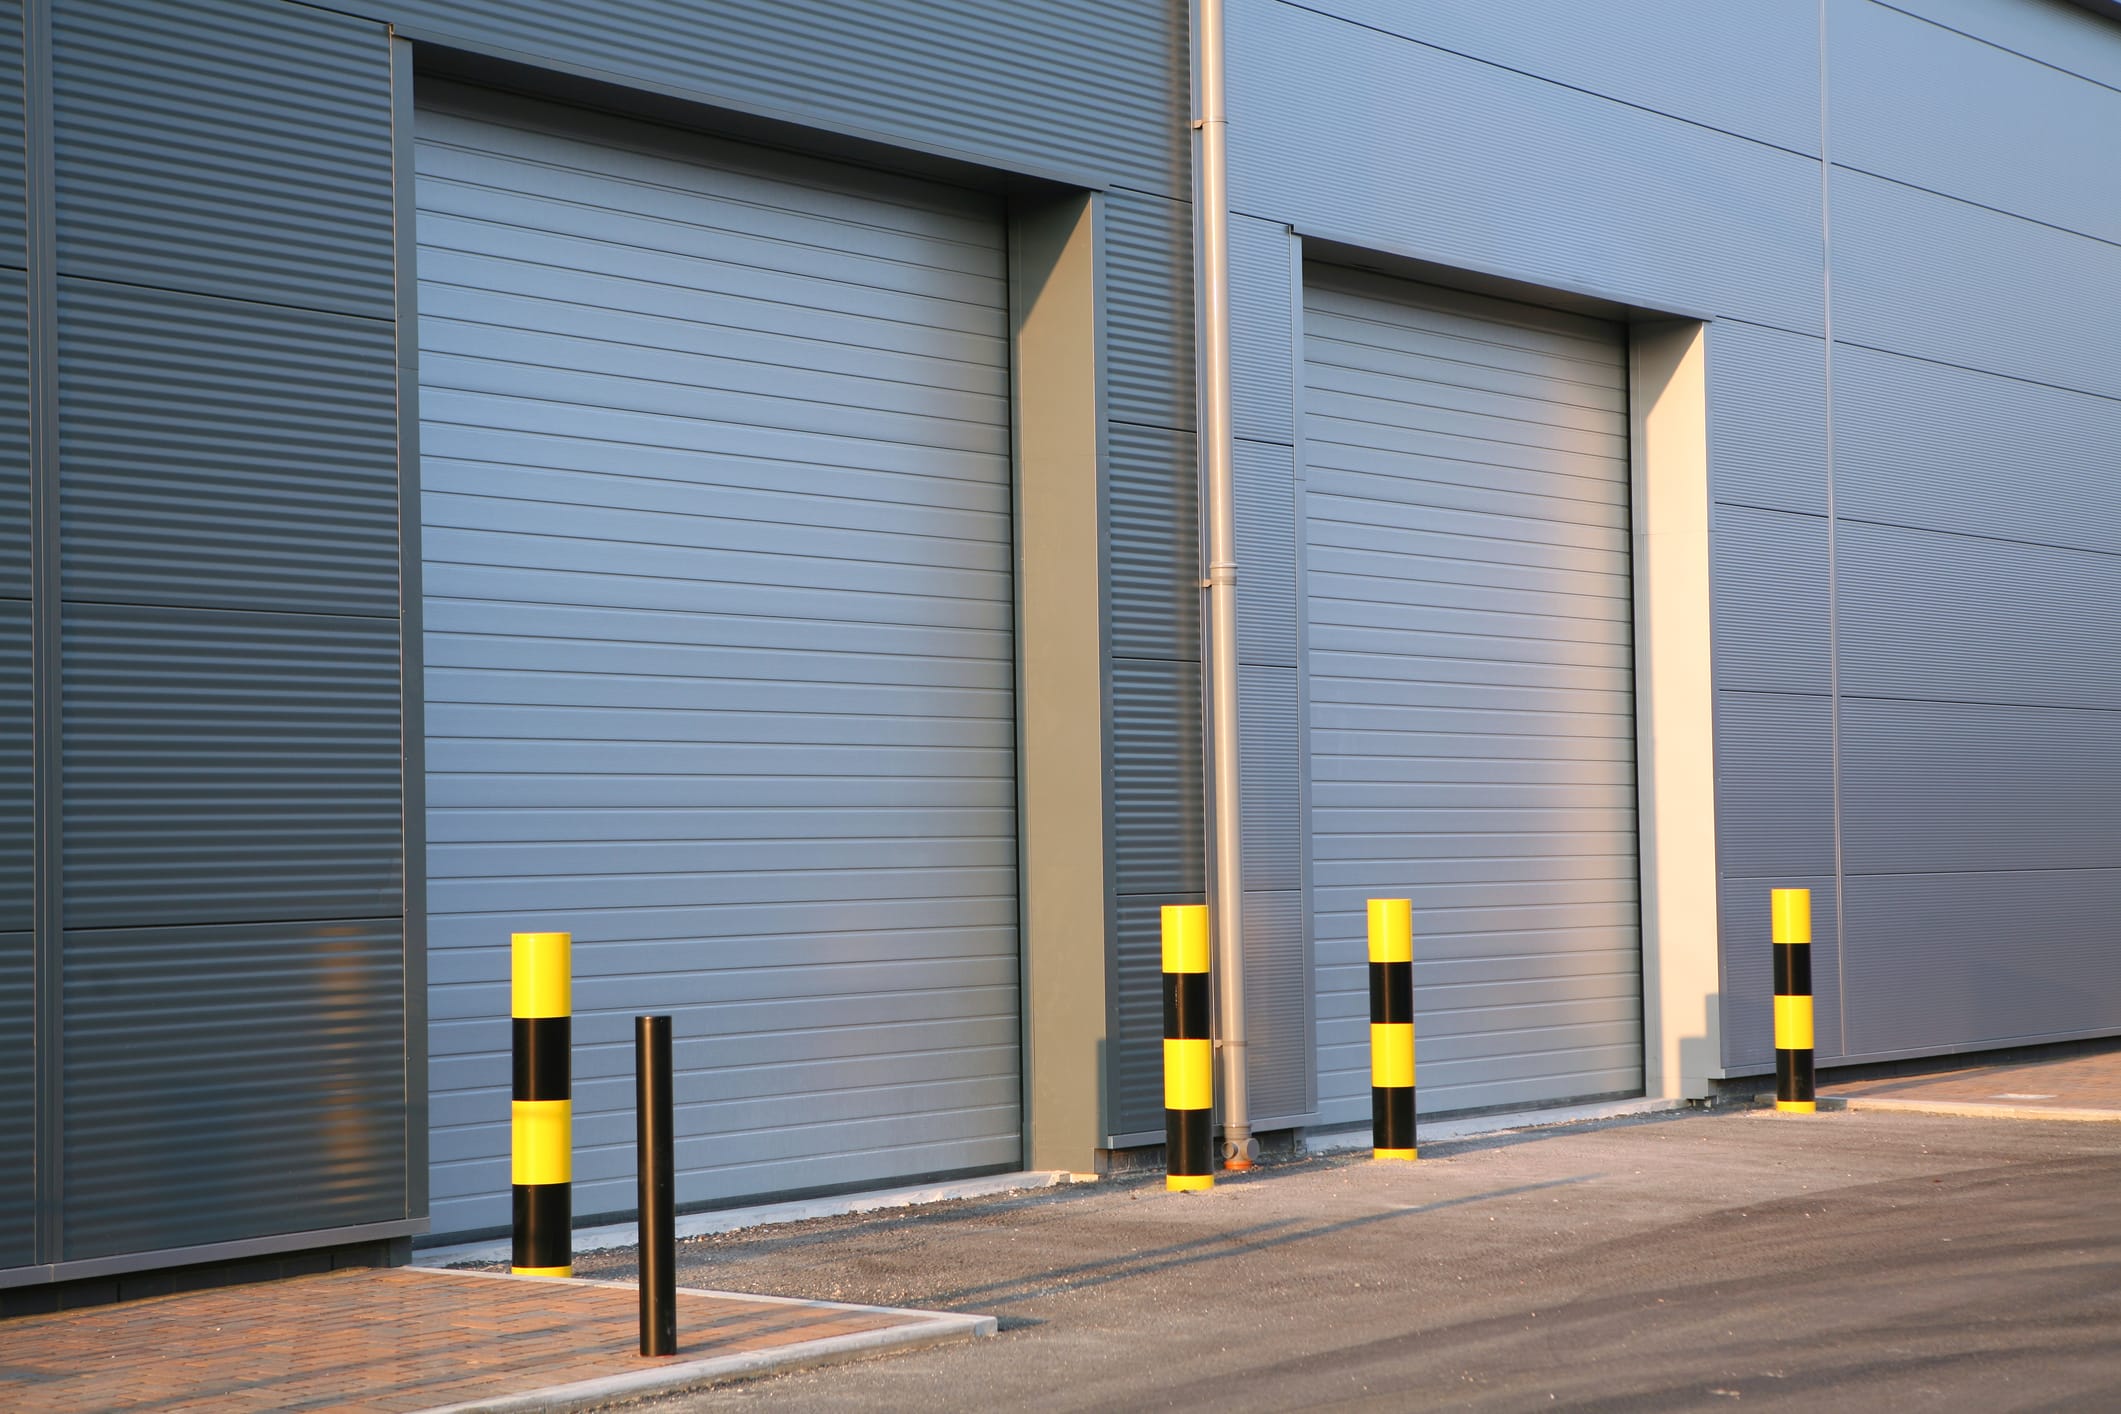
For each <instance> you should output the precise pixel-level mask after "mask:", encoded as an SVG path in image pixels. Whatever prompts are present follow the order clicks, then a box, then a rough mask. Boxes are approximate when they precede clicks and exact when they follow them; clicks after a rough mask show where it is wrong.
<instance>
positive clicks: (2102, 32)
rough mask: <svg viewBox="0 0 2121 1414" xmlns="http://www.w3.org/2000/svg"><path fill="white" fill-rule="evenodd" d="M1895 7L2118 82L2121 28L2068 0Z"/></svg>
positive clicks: (1919, 0)
mask: <svg viewBox="0 0 2121 1414" xmlns="http://www.w3.org/2000/svg"><path fill="white" fill-rule="evenodd" d="M1837 3H1846V0H1837ZM1893 8H1894V9H1896V10H1905V11H1907V12H1908V13H1910V14H1914V15H1920V16H1922V17H1923V18H1924V19H1927V20H1933V21H1935V22H1936V23H1938V24H1940V25H1947V26H1949V27H1950V28H1952V29H1956V30H1958V31H1959V32H1960V33H1962V34H1969V35H1972V36H1974V37H1975V38H1976V39H1981V40H1986V41H1987V42H1988V43H1990V44H1994V45H1998V46H2000V47H2002V48H2004V49H2008V50H2011V51H2012V52H2013V53H2017V54H2023V55H2024V56H2025V57H2026V58H2028V59H2037V60H2038V61H2039V62H2041V63H2043V64H2046V65H2048V66H2049V67H2050V68H2056V69H2061V70H2063V71H2064V72H2065V73H2073V74H2081V75H2083V76H2084V77H2085V78H2088V79H2093V80H2095V81H2097V82H2099V83H2103V84H2105V85H2106V86H2107V87H2109V88H2121V32H2117V29H2116V26H2115V25H2114V24H2113V23H2112V22H2111V21H2108V20H2104V19H2101V18H2100V17H2098V16H2097V15H2093V14H2091V13H2090V12H2088V11H2086V10H2083V9H2080V8H2079V7H2078V6H2076V5H2074V4H2072V3H2070V0H2017V3H2014V4H1997V3H1996V0H1893Z"/></svg>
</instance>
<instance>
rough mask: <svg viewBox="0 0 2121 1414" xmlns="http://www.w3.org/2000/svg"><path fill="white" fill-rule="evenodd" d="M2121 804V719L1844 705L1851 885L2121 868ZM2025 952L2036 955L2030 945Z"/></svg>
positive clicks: (1964, 705)
mask: <svg viewBox="0 0 2121 1414" xmlns="http://www.w3.org/2000/svg"><path fill="white" fill-rule="evenodd" d="M2117 798H2121V712H2116V711H2113V710H2110V709H2106V710H2084V709H2071V708H2060V707H2023V706H2009V705H1999V704H1993V703H1969V702H1911V701H1881V700H1878V699H1873V698H1860V697H1859V698H1846V699H1844V700H1843V702H1842V704H1841V820H1842V860H1843V866H1844V868H1845V869H1847V871H1848V872H1849V873H1850V874H1851V875H1854V874H1859V873H1903V872H1905V873H1913V872H1918V871H1920V872H1946V871H1967V870H1991V871H1995V870H2016V869H2098V868H2114V867H2121V831H2116V830H2115V829H2114V828H2113V803H2114V801H2115V800H2116V799H2117ZM1918 938H1919V935H1917V934H1908V935H1905V941H1904V942H1903V944H1902V946H1903V947H1904V948H1908V949H1913V950H1914V951H1915V952H1916V953H1918V954H1919V950H1920V944H1919V942H1918V941H1916V940H1917V939H1918ZM1855 945H1856V946H1857V947H1862V946H1865V942H1864V940H1863V939H1862V938H1860V937H1858V938H1856V939H1855ZM2020 947H2021V948H2027V947H2034V948H2036V947H2037V943H2036V942H2035V941H2033V940H2032V939H2031V938H2030V937H2022V938H2021V943H2020ZM1903 955H1905V954H1903Z"/></svg>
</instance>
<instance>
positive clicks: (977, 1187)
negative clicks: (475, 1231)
mask: <svg viewBox="0 0 2121 1414" xmlns="http://www.w3.org/2000/svg"><path fill="white" fill-rule="evenodd" d="M1095 1178H1096V1176H1095V1175H1094V1174H1075V1173H1069V1172H1068V1171H1067V1170H1066V1169H1027V1170H1023V1171H1021V1172H1018V1173H997V1174H990V1175H988V1176H987V1177H984V1178H963V1179H952V1180H949V1181H946V1182H942V1183H923V1184H916V1185H914V1186H913V1187H910V1188H884V1189H878V1190H876V1191H874V1192H869V1193H842V1194H838V1195H835V1196H833V1197H830V1198H804V1199H799V1200H797V1201H795V1202H792V1203H760V1204H756V1205H754V1206H752V1207H749V1208H722V1209H719V1210H717V1211H715V1212H710V1213H683V1214H680V1215H679V1216H678V1220H677V1236H678V1240H679V1241H683V1240H684V1239H686V1238H688V1237H707V1236H710V1235H712V1234H714V1233H718V1232H740V1231H742V1230H743V1229H745V1228H753V1227H768V1226H771V1225H772V1224H774V1223H799V1222H808V1221H810V1220H811V1219H812V1218H840V1217H846V1216H848V1215H849V1214H852V1213H875V1212H882V1211H884V1210H886V1209H889V1208H911V1207H917V1206H919V1205H920V1204H923V1203H947V1202H950V1201H952V1200H954V1199H958V1198H991V1197H993V1196H995V1195H996V1194H1000V1193H1021V1192H1025V1191H1027V1190H1030V1189H1034V1188H1055V1187H1058V1186H1059V1185H1061V1184H1064V1183H1082V1182H1094V1181H1095ZM639 1237H640V1233H639V1229H638V1228H636V1227H635V1226H634V1224H632V1223H608V1224H605V1225H604V1226H601V1227H578V1228H576V1229H575V1230H574V1250H575V1252H576V1253H577V1254H580V1253H583V1252H606V1251H610V1250H612V1249H614V1248H621V1247H631V1246H633V1245H634V1244H635V1242H637V1241H638V1240H639ZM512 1255H513V1253H512V1252H511V1251H510V1248H509V1243H508V1240H507V1239H506V1238H502V1239H499V1240H497V1241H492V1242H464V1243H458V1244H456V1245H455V1246H451V1247H423V1248H420V1249H418V1250H416V1251H415V1252H414V1253H413V1256H414V1257H415V1258H416V1259H417V1260H418V1262H419V1264H420V1265H421V1266H423V1267H447V1266H452V1265H454V1264H456V1263H459V1262H506V1261H508V1260H509V1258H510V1257H511V1256H512Z"/></svg>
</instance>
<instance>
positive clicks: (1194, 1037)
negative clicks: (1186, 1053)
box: [1164, 972, 1215, 1041]
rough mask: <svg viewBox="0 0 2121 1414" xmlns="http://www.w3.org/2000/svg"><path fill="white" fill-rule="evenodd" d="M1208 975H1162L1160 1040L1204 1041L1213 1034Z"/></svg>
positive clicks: (1177, 973) (1169, 973)
mask: <svg viewBox="0 0 2121 1414" xmlns="http://www.w3.org/2000/svg"><path fill="white" fill-rule="evenodd" d="M1208 998H1209V992H1208V974H1207V973H1205V972H1166V973H1165V974H1164V1039H1165V1040H1166V1041H1207V1040H1211V1039H1213V1037H1214V1035H1215V1032H1214V1031H1213V1030H1212V1029H1210V1028H1211V1027H1212V1025H1213V1013H1212V1012H1211V1011H1210V1009H1209V1000H1208Z"/></svg>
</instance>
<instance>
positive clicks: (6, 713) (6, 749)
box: [0, 599, 36, 1134]
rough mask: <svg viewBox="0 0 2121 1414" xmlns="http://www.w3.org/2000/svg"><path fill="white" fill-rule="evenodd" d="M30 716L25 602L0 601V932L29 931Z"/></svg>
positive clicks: (32, 775)
mask: <svg viewBox="0 0 2121 1414" xmlns="http://www.w3.org/2000/svg"><path fill="white" fill-rule="evenodd" d="M31 717H32V697H31V693H30V606H29V601H27V600H24V599H0V933H14V932H20V931H27V930H28V929H29V927H30V916H31V914H30V910H31V874H32V870H31V865H30V850H31V831H32V828H33V821H34V819H35V775H36V766H35V760H34V757H33V756H32V754H31V730H30V727H31ZM6 1034H7V1033H5V1032H0V1036H4V1035H6ZM6 1132H7V1131H6V1130H0V1134H4V1133H6Z"/></svg>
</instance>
